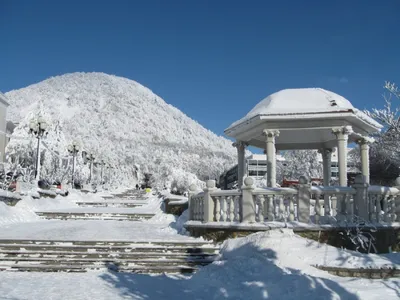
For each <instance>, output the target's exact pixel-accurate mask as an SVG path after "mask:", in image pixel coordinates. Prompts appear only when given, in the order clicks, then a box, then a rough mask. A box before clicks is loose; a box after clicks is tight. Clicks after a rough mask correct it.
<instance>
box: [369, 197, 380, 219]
mask: <svg viewBox="0 0 400 300" xmlns="http://www.w3.org/2000/svg"><path fill="white" fill-rule="evenodd" d="M377 198H378V196H377V195H375V194H371V195H368V206H369V211H368V219H369V220H370V221H371V222H372V221H374V215H375V202H376V201H377Z"/></svg>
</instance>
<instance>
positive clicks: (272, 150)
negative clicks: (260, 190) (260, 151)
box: [263, 129, 279, 187]
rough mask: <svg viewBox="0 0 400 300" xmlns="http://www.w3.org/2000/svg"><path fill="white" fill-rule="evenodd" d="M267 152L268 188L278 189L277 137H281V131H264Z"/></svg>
mask: <svg viewBox="0 0 400 300" xmlns="http://www.w3.org/2000/svg"><path fill="white" fill-rule="evenodd" d="M263 134H264V136H265V137H266V143H267V145H266V148H267V149H266V150H267V186H268V187H276V147H275V137H278V136H279V130H268V129H264V131H263Z"/></svg>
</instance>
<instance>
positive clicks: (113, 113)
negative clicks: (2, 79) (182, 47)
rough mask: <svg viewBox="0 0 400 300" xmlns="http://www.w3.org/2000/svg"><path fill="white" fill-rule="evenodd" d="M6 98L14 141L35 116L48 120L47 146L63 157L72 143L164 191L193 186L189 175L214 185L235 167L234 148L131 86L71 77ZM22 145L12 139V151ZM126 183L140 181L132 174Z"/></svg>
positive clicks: (96, 76) (99, 76)
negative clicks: (148, 176)
mask: <svg viewBox="0 0 400 300" xmlns="http://www.w3.org/2000/svg"><path fill="white" fill-rule="evenodd" d="M6 96H7V98H8V100H9V102H10V108H9V110H8V117H7V119H9V120H11V121H13V122H16V123H20V124H19V125H18V127H17V129H16V131H15V134H17V135H21V134H22V135H24V134H25V133H26V132H27V129H28V123H29V121H30V119H31V118H32V117H34V116H35V115H38V114H41V115H44V116H47V119H50V123H51V124H52V127H51V128H52V130H57V133H56V134H52V135H51V134H49V136H48V138H47V139H53V140H48V141H47V143H48V144H50V145H52V146H51V147H53V149H50V150H52V151H56V152H57V153H59V154H60V155H67V154H68V153H67V149H66V144H68V143H71V142H72V141H78V142H79V143H80V144H81V145H82V146H83V148H84V149H85V150H87V151H88V152H92V153H94V155H95V156H96V157H97V158H98V159H103V160H104V161H106V162H107V163H109V164H111V165H113V166H115V167H117V169H121V170H122V169H129V168H132V167H134V166H139V167H140V169H141V170H142V172H150V173H153V174H154V176H156V177H157V178H159V179H160V178H162V179H164V180H165V181H166V184H169V183H172V181H176V180H178V179H179V180H185V178H187V179H186V180H185V181H186V182H180V183H177V182H175V184H177V185H186V184H189V183H190V182H189V181H191V180H194V178H193V176H192V175H191V174H189V173H192V174H195V175H198V176H199V178H205V177H212V178H214V177H216V176H218V174H220V173H221V172H223V171H224V169H226V168H228V167H230V166H232V165H233V164H235V161H236V151H235V149H234V148H233V147H232V142H231V141H229V140H228V139H225V138H223V137H220V136H217V135H215V134H214V133H213V132H211V131H210V130H207V129H205V128H204V127H203V126H201V125H200V124H199V123H197V122H195V121H194V120H192V119H190V118H189V117H188V116H186V115H185V114H184V113H182V112H181V111H180V110H178V109H177V108H175V107H173V106H172V105H169V104H167V103H166V102H165V101H164V100H163V99H161V98H160V97H159V96H157V95H155V94H154V93H153V92H152V91H151V90H149V89H148V88H146V87H144V86H142V85H140V84H139V83H137V82H135V81H133V80H130V79H126V78H122V77H117V76H113V75H107V74H104V73H72V74H65V75H62V76H57V77H52V78H49V79H47V80H44V81H42V82H40V83H37V84H33V85H31V86H28V87H26V88H22V89H19V90H14V91H10V92H8V93H6ZM60 135H62V137H60ZM19 143H21V142H20V139H17V138H15V139H12V140H11V142H10V147H9V148H10V149H15V148H16V145H17V144H19ZM13 147H14V148H13ZM49 153H51V152H49ZM46 155H47V154H46ZM49 155H50V154H49ZM128 173H129V172H128ZM125 177H127V178H126V179H127V180H134V176H133V175H132V177H131V176H130V175H129V174H128V175H127V174H125ZM180 178H182V179H180Z"/></svg>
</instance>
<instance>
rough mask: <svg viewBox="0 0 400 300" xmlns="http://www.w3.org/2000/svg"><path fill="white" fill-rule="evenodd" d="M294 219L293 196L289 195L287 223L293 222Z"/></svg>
mask: <svg viewBox="0 0 400 300" xmlns="http://www.w3.org/2000/svg"><path fill="white" fill-rule="evenodd" d="M294 219H295V216H294V199H293V195H289V221H290V222H293V221H294Z"/></svg>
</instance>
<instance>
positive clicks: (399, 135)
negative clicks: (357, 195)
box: [365, 82, 400, 184]
mask: <svg viewBox="0 0 400 300" xmlns="http://www.w3.org/2000/svg"><path fill="white" fill-rule="evenodd" d="M384 89H385V91H386V92H385V93H384V94H383V99H384V101H385V104H384V107H383V108H373V109H372V110H371V111H368V110H367V111H365V113H366V114H367V115H369V116H370V117H372V118H374V119H375V120H376V121H378V122H379V123H381V124H382V125H383V126H384V128H383V129H382V131H381V132H380V133H378V134H375V136H374V138H375V143H373V144H372V145H371V150H370V169H371V170H370V172H371V182H372V183H375V184H391V183H392V181H393V180H394V179H395V178H396V177H397V176H399V174H400V172H399V170H400V103H398V104H396V103H393V101H394V100H400V90H399V89H398V87H397V86H396V85H395V84H394V83H390V82H386V83H385V85H384Z"/></svg>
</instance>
